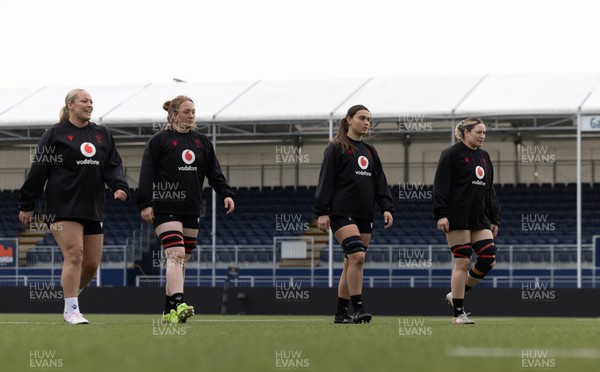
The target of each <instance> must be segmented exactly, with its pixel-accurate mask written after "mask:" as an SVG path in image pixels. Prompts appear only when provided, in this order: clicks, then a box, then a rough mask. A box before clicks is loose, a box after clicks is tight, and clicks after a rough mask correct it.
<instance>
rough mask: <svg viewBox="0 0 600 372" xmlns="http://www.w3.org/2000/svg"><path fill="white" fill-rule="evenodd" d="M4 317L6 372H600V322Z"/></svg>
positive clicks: (0, 318)
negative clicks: (74, 322) (74, 321)
mask: <svg viewBox="0 0 600 372" xmlns="http://www.w3.org/2000/svg"><path fill="white" fill-rule="evenodd" d="M86 317H87V318H88V319H89V320H90V322H91V324H89V325H79V326H67V325H65V324H63V323H62V317H61V315H60V314H52V315H49V314H43V315H41V314H0V337H1V339H2V348H1V349H0V363H1V366H2V367H1V368H0V370H2V371H29V372H31V371H64V372H67V371H79V372H83V371H102V372H106V371H108V372H117V371H135V372H143V371H160V372H167V371H261V372H262V371H281V372H284V371H302V370H304V371H363V372H371V371H486V372H487V371H502V372H506V371H569V372H579V371H598V370H600V367H599V366H600V337H599V336H598V334H599V333H598V331H599V330H600V320H599V319H589V318H587V319H581V318H502V317H497V318H485V317H473V319H474V320H475V321H476V322H477V324H475V325H461V326H457V325H453V324H451V323H450V320H449V319H450V318H440V317H414V316H385V317H384V316H376V317H374V319H373V321H372V322H371V323H369V324H360V325H340V324H333V323H332V317H331V316H220V315H197V316H195V317H193V318H191V319H190V320H189V321H188V323H186V324H181V325H168V324H164V323H163V322H162V321H160V318H159V317H158V316H151V315H117V314H115V315H100V314H86Z"/></svg>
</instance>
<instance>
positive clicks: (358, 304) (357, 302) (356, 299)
mask: <svg viewBox="0 0 600 372" xmlns="http://www.w3.org/2000/svg"><path fill="white" fill-rule="evenodd" d="M350 299H351V300H352V308H353V309H354V312H357V311H359V310H363V309H364V307H363V300H362V294H359V295H356V296H350Z"/></svg>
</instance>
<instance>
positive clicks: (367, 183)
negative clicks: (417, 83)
mask: <svg viewBox="0 0 600 372" xmlns="http://www.w3.org/2000/svg"><path fill="white" fill-rule="evenodd" d="M370 123H371V113H370V111H369V110H368V109H367V108H366V107H365V106H363V105H355V106H352V107H350V108H349V109H348V112H347V114H346V116H345V117H344V118H343V119H342V120H341V121H340V125H339V129H338V133H337V135H336V136H335V137H334V138H333V140H332V141H331V143H330V144H329V145H328V146H327V148H326V149H325V154H324V156H323V163H322V165H321V172H320V174H319V183H318V185H317V190H316V196H315V198H316V208H315V211H316V214H317V216H318V220H317V226H318V228H319V229H320V230H322V231H323V232H327V231H328V229H329V228H331V230H332V231H333V234H334V236H335V238H336V239H337V241H338V242H339V243H340V244H341V246H342V249H343V250H344V257H345V258H344V266H343V269H342V274H341V277H340V282H339V285H338V305H337V311H336V313H335V317H334V323H342V324H350V323H368V322H369V321H371V318H372V316H371V314H369V313H367V312H366V311H365V308H364V304H363V300H362V285H363V266H364V262H365V252H366V251H367V247H368V245H369V241H370V240H371V232H372V231H373V218H374V214H375V210H374V206H375V203H377V204H378V205H379V207H380V209H381V211H382V213H383V220H384V223H385V228H386V229H389V228H391V227H392V224H393V222H394V219H393V217H392V213H394V201H393V199H392V196H391V194H390V189H389V187H388V183H387V180H386V177H385V174H384V173H383V168H382V166H381V161H380V160H379V156H378V154H377V151H375V148H374V147H373V146H371V145H369V144H367V143H365V142H363V140H362V139H363V136H364V135H365V134H366V133H367V132H368V131H369V125H370ZM350 301H352V307H353V309H354V315H353V316H352V317H350V316H349V315H348V314H347V311H348V305H349V303H350Z"/></svg>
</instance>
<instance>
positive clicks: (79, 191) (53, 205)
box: [19, 89, 129, 324]
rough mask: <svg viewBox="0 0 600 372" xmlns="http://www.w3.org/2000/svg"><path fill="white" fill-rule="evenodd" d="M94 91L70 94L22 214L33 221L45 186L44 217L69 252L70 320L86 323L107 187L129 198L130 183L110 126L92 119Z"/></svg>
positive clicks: (34, 171) (39, 151) (45, 144)
mask: <svg viewBox="0 0 600 372" xmlns="http://www.w3.org/2000/svg"><path fill="white" fill-rule="evenodd" d="M93 109H94V106H93V101H92V97H91V96H90V94H89V93H88V92H87V91H85V90H83V89H73V90H71V91H70V92H68V93H67V96H66V97H65V105H64V106H63V107H62V108H61V110H60V122H59V123H58V124H55V125H54V126H52V127H50V128H48V129H47V130H46V131H45V132H44V134H43V135H42V138H41V139H40V141H39V143H38V145H37V147H36V151H35V156H34V161H33V162H32V165H31V170H30V171H29V173H28V175H27V178H26V180H25V183H24V184H23V187H22V188H21V195H20V199H19V209H20V212H19V220H20V221H21V222H22V223H23V224H24V225H25V226H28V225H29V224H30V223H31V217H32V213H33V210H34V207H35V202H36V199H37V198H38V197H39V196H40V195H41V193H42V192H43V191H44V185H45V192H46V211H45V214H44V218H45V221H46V223H47V224H48V227H49V229H50V231H51V232H52V235H53V236H54V240H56V243H57V244H58V246H59V247H60V250H61V252H62V254H63V257H64V262H63V267H62V274H61V282H62V287H63V295H64V297H65V308H64V314H63V316H64V320H65V322H66V323H67V324H87V323H88V321H87V319H85V318H84V317H83V315H81V312H80V309H79V300H78V295H79V293H80V292H81V291H82V290H83V289H84V288H85V287H86V286H87V285H88V283H89V282H90V281H91V280H92V278H93V277H94V275H95V274H96V271H97V270H98V266H99V265H100V261H101V259H102V245H103V242H104V232H103V228H102V223H103V220H104V189H105V185H108V187H109V188H110V189H111V191H112V193H113V197H114V199H116V200H121V201H125V200H126V199H127V197H128V192H129V191H128V190H129V188H128V185H127V181H126V180H125V176H124V173H123V166H122V161H121V157H120V156H119V153H118V152H117V149H116V147H115V142H114V140H113V137H112V136H111V135H110V133H109V132H108V129H106V127H104V126H102V125H96V124H95V123H93V122H91V121H90V118H91V116H92V111H93Z"/></svg>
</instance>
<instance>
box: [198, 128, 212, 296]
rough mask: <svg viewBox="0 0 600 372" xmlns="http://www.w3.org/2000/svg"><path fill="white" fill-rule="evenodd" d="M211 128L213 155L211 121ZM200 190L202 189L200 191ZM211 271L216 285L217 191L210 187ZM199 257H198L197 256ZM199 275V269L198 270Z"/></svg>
mask: <svg viewBox="0 0 600 372" xmlns="http://www.w3.org/2000/svg"><path fill="white" fill-rule="evenodd" d="M212 124H213V125H212V126H211V128H212V143H213V148H214V150H215V156H216V154H217V123H215V122H214V121H213V123H212ZM200 192H202V190H201V191H200ZM211 235H212V272H211V274H212V275H211V277H212V278H211V286H212V287H215V286H216V285H217V193H216V192H215V190H214V189H212V231H211ZM198 259H200V257H198ZM198 275H200V271H198Z"/></svg>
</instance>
